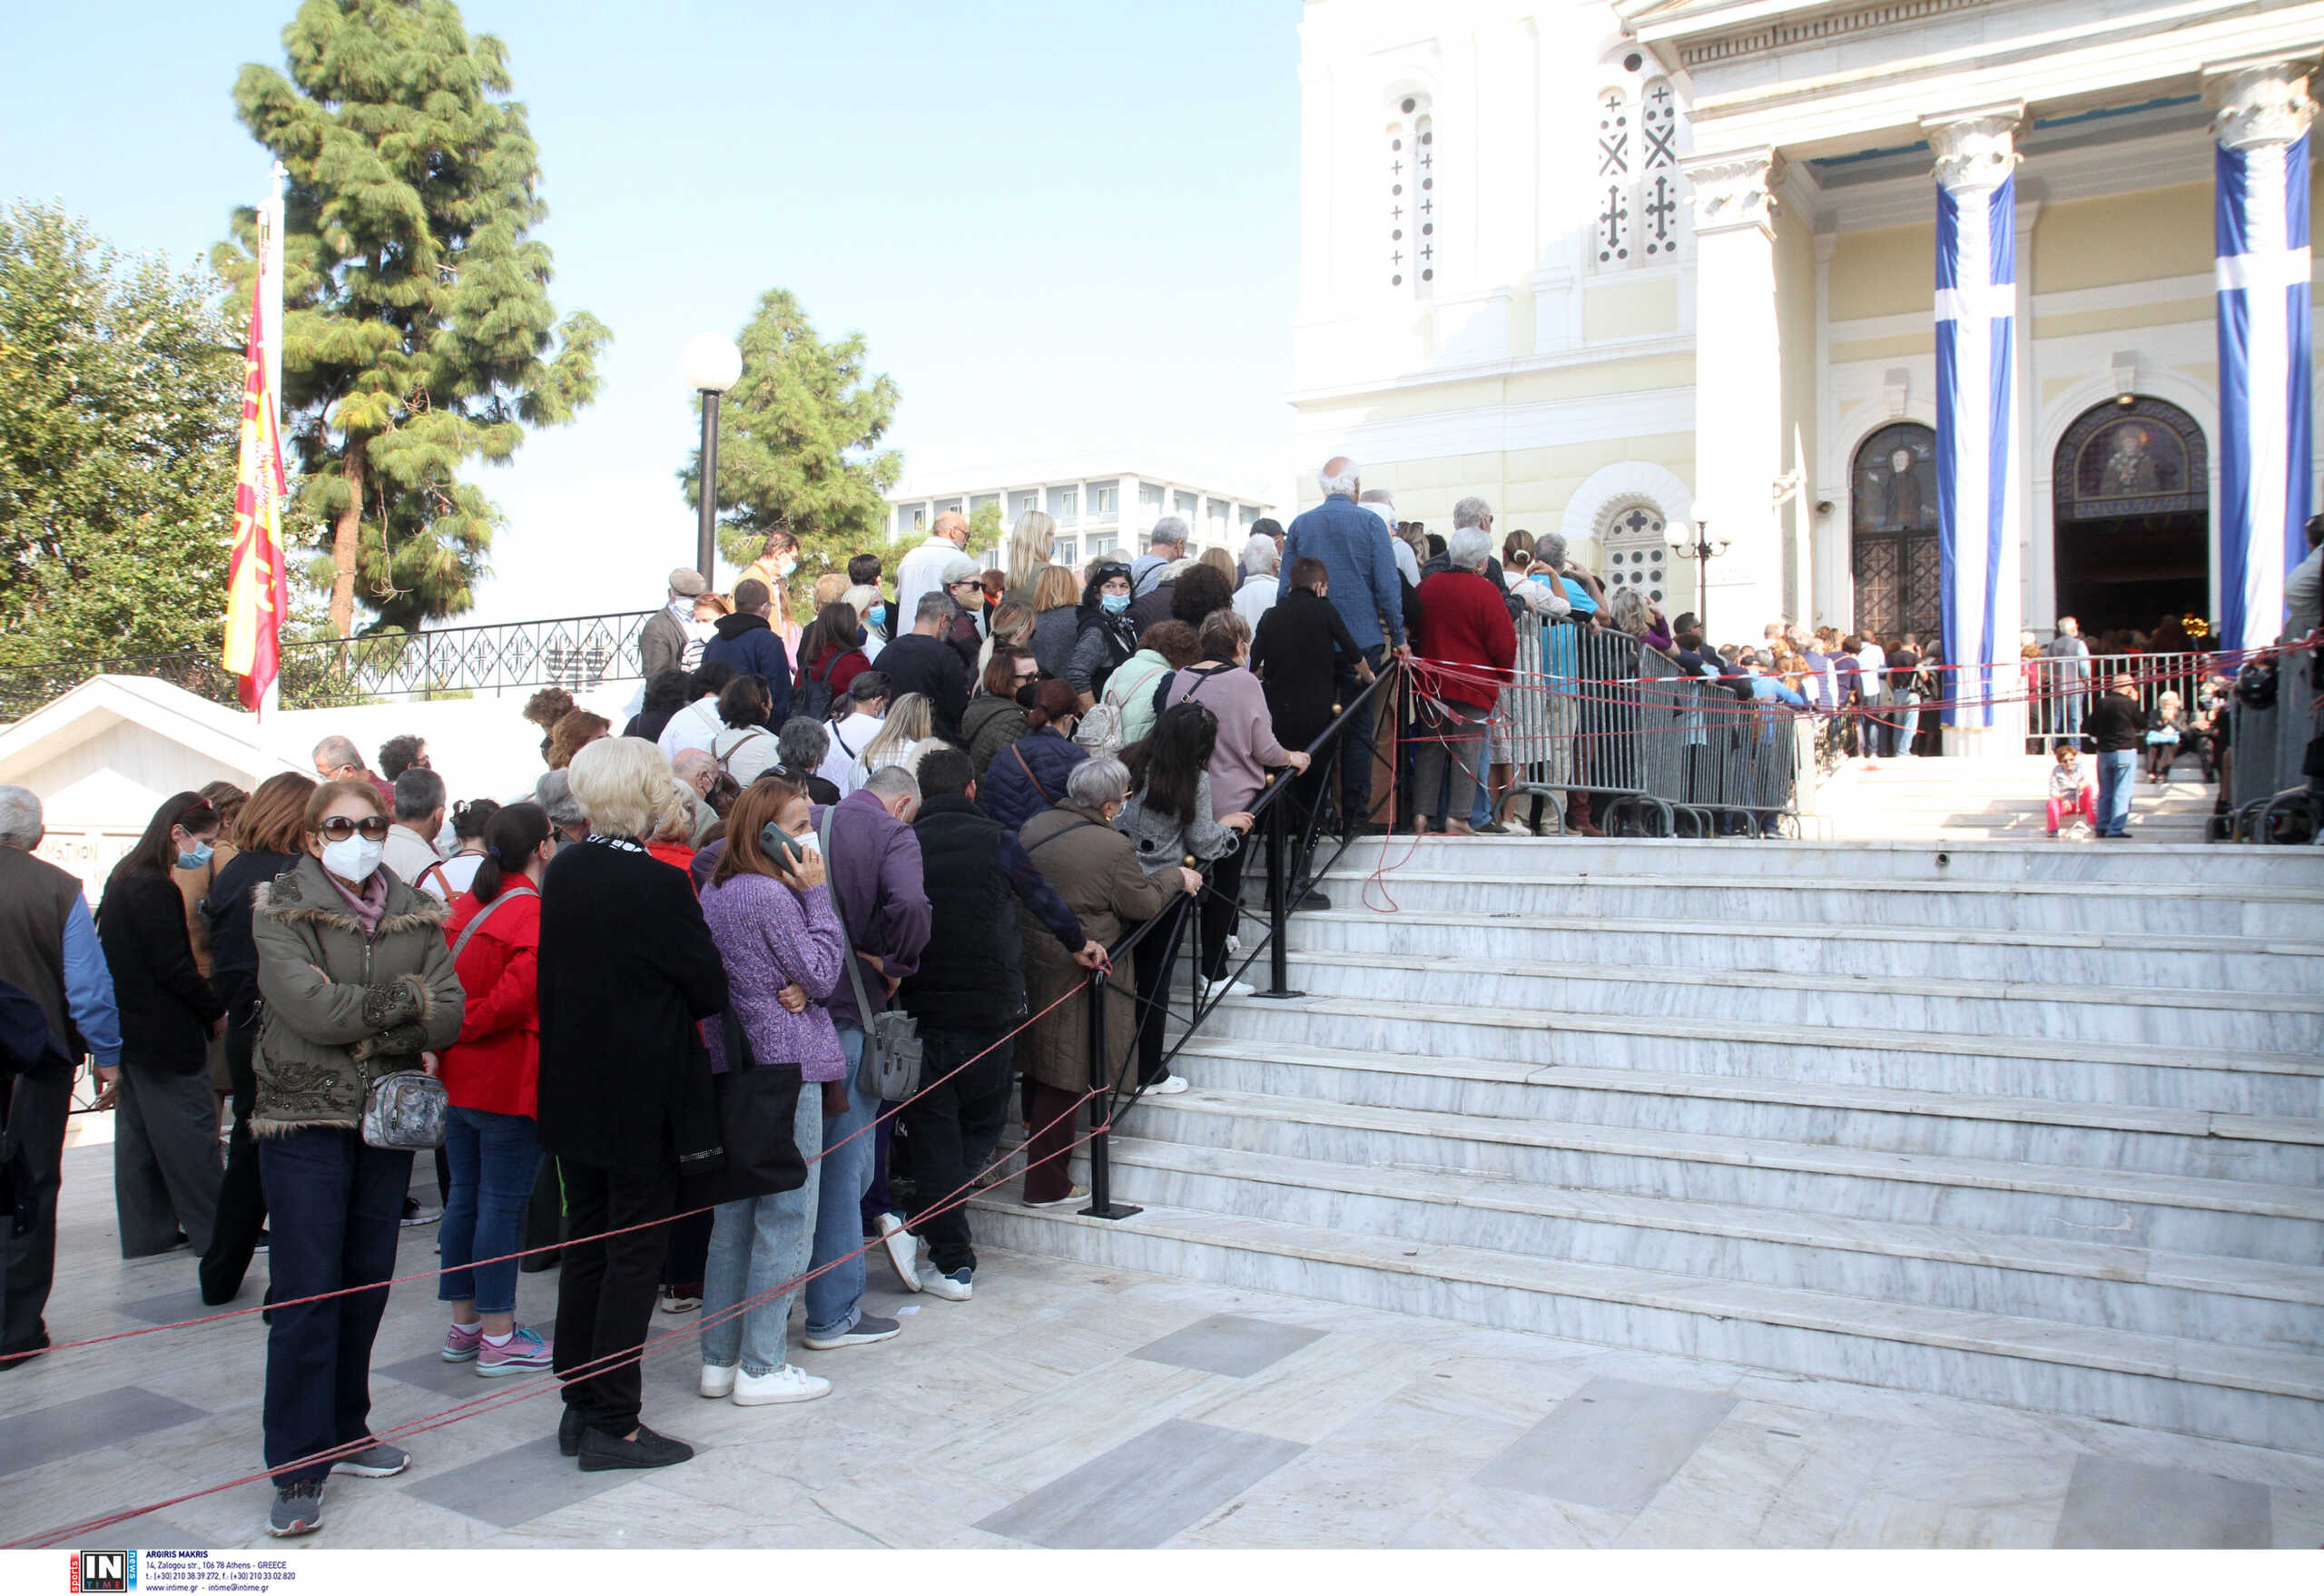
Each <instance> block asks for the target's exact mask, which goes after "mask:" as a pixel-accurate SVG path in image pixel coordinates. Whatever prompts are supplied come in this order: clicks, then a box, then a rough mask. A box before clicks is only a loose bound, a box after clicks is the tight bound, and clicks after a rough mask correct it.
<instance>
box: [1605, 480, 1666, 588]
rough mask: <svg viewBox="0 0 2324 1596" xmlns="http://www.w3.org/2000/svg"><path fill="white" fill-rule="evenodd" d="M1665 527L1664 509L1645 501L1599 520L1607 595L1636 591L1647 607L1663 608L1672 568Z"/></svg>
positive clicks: (1624, 506) (1625, 504) (1637, 500)
mask: <svg viewBox="0 0 2324 1596" xmlns="http://www.w3.org/2000/svg"><path fill="white" fill-rule="evenodd" d="M1664 525H1665V523H1664V520H1663V516H1662V510H1661V507H1659V506H1658V505H1657V504H1655V503H1654V502H1653V501H1652V500H1651V499H1644V498H1633V499H1630V500H1628V501H1626V502H1623V503H1620V504H1617V505H1615V506H1614V507H1612V508H1611V509H1610V510H1608V511H1607V512H1606V514H1605V515H1604V517H1601V518H1600V523H1599V531H1598V546H1599V547H1600V548H1602V549H1604V550H1605V551H1606V586H1607V589H1608V591H1612V590H1614V589H1616V588H1619V587H1625V586H1627V587H1634V588H1636V589H1637V590H1638V592H1639V594H1640V596H1641V597H1643V598H1644V599H1645V600H1646V601H1647V603H1649V604H1650V605H1653V606H1655V607H1656V608H1658V609H1659V608H1661V607H1662V595H1663V592H1664V590H1665V588H1666V586H1668V584H1667V582H1666V580H1665V576H1666V573H1667V572H1668V571H1669V564H1670V546H1669V544H1668V543H1666V542H1664V541H1663V536H1662V530H1663V527H1664Z"/></svg>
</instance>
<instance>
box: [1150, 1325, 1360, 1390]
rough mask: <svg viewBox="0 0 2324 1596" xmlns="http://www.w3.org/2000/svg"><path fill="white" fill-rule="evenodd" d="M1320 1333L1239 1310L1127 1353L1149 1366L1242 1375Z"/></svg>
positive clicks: (1277, 1358)
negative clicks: (1247, 1314)
mask: <svg viewBox="0 0 2324 1596" xmlns="http://www.w3.org/2000/svg"><path fill="white" fill-rule="evenodd" d="M1324 1334H1325V1333H1324V1331H1321V1330H1310V1329H1307V1328H1305V1326H1303V1325H1278V1324H1275V1323H1274V1322H1273V1321H1271V1320H1267V1319H1250V1318H1246V1317H1244V1316H1243V1315H1240V1314H1213V1315H1211V1316H1210V1317H1209V1318H1207V1319H1201V1320H1197V1321H1196V1323H1194V1324H1192V1325H1187V1327H1186V1328H1185V1329H1183V1330H1179V1331H1176V1332H1174V1333H1172V1334H1171V1335H1165V1336H1164V1337H1162V1339H1160V1340H1159V1341H1149V1342H1147V1344H1146V1345H1144V1346H1141V1347H1138V1348H1137V1349H1136V1350H1135V1351H1133V1352H1131V1353H1130V1354H1129V1355H1130V1356H1131V1357H1134V1358H1143V1359H1145V1360H1146V1361H1147V1363H1150V1364H1177V1365H1178V1367H1180V1368H1182V1369H1202V1370H1206V1371H1207V1372H1208V1373H1210V1374H1233V1375H1236V1376H1237V1377H1246V1376H1248V1375H1252V1374H1257V1373H1258V1372H1259V1371H1260V1370H1261V1369H1264V1368H1265V1367H1266V1366H1267V1365H1268V1364H1273V1363H1275V1362H1277V1361H1278V1360H1280V1359H1282V1358H1285V1357H1288V1356H1289V1355H1291V1354H1293V1353H1295V1352H1297V1351H1298V1350H1299V1349H1300V1348H1301V1347H1303V1346H1305V1345H1308V1344H1309V1343H1311V1342H1315V1341H1320V1340H1322V1339H1323V1338H1324Z"/></svg>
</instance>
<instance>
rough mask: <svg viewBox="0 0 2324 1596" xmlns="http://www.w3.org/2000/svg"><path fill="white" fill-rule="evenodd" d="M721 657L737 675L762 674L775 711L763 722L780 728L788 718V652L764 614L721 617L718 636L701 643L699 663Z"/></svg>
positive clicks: (789, 705)
mask: <svg viewBox="0 0 2324 1596" xmlns="http://www.w3.org/2000/svg"><path fill="white" fill-rule="evenodd" d="M714 659H715V660H723V661H724V662H725V663H726V664H728V665H732V666H734V674H735V675H738V676H764V677H765V678H766V685H767V686H768V687H769V688H771V689H772V690H773V693H774V713H773V714H770V715H768V716H767V721H766V724H768V725H770V726H774V727H777V728H780V727H781V726H782V724H783V722H785V721H787V720H789V719H790V718H791V655H790V653H789V651H788V650H786V649H785V648H784V647H783V639H782V638H780V637H778V636H776V635H774V628H773V627H772V626H768V625H767V624H766V617H765V616H719V617H718V635H717V636H715V637H713V638H712V639H711V640H710V641H709V642H707V643H705V644H704V645H703V647H702V663H703V664H704V665H708V664H709V663H710V662H711V661H712V660H714Z"/></svg>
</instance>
